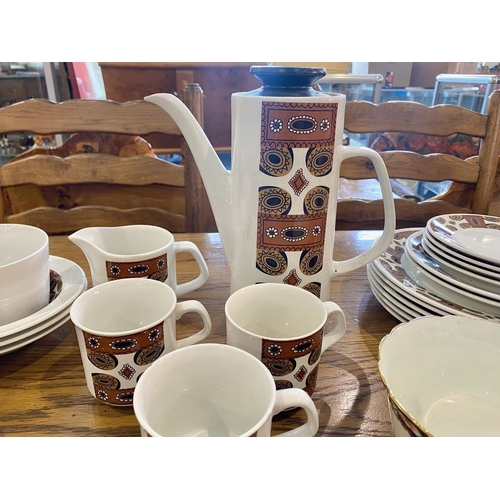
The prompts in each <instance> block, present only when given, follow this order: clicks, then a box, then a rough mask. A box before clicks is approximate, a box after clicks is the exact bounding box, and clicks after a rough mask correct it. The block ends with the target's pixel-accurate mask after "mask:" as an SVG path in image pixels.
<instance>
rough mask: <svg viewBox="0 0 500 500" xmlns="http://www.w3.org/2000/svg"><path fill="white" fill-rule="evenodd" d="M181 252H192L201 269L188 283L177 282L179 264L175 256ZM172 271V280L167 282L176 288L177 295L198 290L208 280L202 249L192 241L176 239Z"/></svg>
mask: <svg viewBox="0 0 500 500" xmlns="http://www.w3.org/2000/svg"><path fill="white" fill-rule="evenodd" d="M181 252H187V253H190V254H191V255H192V256H193V257H194V260H195V261H196V263H197V264H198V267H199V269H200V274H199V275H198V276H197V277H196V278H194V279H193V280H191V281H188V282H187V283H181V284H177V272H176V269H177V266H176V265H175V256H176V255H177V254H178V253H181ZM172 271H173V273H174V275H173V276H172V278H171V281H170V282H169V281H167V283H168V284H169V285H170V286H171V287H172V288H173V289H174V292H175V293H176V295H177V297H180V296H182V295H186V293H189V292H192V291H194V290H197V289H198V288H200V287H201V286H203V285H204V284H205V283H206V282H207V280H208V267H207V263H206V262H205V260H204V259H203V256H202V255H201V252H200V249H199V248H198V247H197V246H196V245H195V244H194V243H193V242H192V241H176V242H175V243H174V257H173V265H172Z"/></svg>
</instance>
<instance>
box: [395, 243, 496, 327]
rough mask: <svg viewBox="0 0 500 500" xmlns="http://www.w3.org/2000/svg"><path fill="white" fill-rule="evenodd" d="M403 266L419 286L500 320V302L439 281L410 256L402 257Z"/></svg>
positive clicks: (404, 255)
mask: <svg viewBox="0 0 500 500" xmlns="http://www.w3.org/2000/svg"><path fill="white" fill-rule="evenodd" d="M401 265H402V266H403V269H404V270H405V271H406V273H407V274H408V276H410V277H411V278H412V279H413V280H414V281H415V282H416V283H417V284H418V285H420V286H421V287H423V288H425V289H426V290H427V291H428V292H430V293H433V294H435V295H437V296H439V297H441V298H443V299H445V300H447V301H449V302H451V303H453V304H456V305H459V306H462V307H465V308H467V309H472V310H474V311H480V312H482V313H485V314H492V315H494V316H498V318H500V302H499V301H494V300H490V299H485V298H482V297H480V296H479V295H473V294H471V293H469V292H466V291H465V290H463V289H458V288H456V287H453V286H451V285H449V284H448V283H446V282H445V281H437V280H436V279H435V277H434V276H433V275H432V274H431V273H429V272H427V271H426V270H425V269H423V268H421V267H418V266H417V265H416V264H415V262H414V261H413V260H412V259H411V258H410V257H409V255H408V254H406V253H405V254H403V255H402V256H401Z"/></svg>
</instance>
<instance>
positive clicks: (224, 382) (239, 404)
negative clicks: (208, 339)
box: [134, 344, 319, 437]
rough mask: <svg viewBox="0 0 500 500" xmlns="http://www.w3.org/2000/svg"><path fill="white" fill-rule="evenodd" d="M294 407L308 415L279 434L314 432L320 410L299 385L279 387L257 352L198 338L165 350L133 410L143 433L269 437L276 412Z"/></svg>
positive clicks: (139, 386)
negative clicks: (188, 344)
mask: <svg viewBox="0 0 500 500" xmlns="http://www.w3.org/2000/svg"><path fill="white" fill-rule="evenodd" d="M290 407H301V408H303V409H304V410H305V413H306V416H307V421H306V423H304V424H302V425H300V426H299V427H297V428H295V429H293V430H291V431H288V432H286V433H284V434H280V436H297V437H312V436H314V435H315V434H316V433H317V432H318V426H319V424H318V413H317V410H316V407H315V406H314V403H313V402H312V400H311V398H310V397H309V396H308V395H307V394H306V393H305V392H304V391H302V390H300V389H286V390H283V391H277V390H276V387H275V385H274V381H273V378H272V376H271V374H270V373H269V371H268V370H267V369H266V368H265V366H264V365H263V364H262V363H261V362H260V361H259V360H258V359H256V358H255V357H254V356H252V355H250V354H248V353H247V352H245V351H242V350H241V349H238V348H236V347H232V346H228V345H223V344H199V345H195V346H190V347H185V348H183V349H179V350H177V351H173V352H171V353H169V354H166V355H165V356H163V357H162V358H160V359H158V360H157V361H155V362H154V363H153V364H152V365H151V367H150V368H148V370H147V371H146V372H145V373H144V375H143V376H142V377H141V379H140V380H139V382H138V384H137V387H136V390H135V395H134V411H135V415H136V417H137V420H138V421H139V424H140V427H141V435H142V436H143V437H148V436H151V437H159V436H165V437H175V436H177V437H181V436H183V437H195V436H198V437H236V436H255V437H268V436H270V434H271V423H272V417H273V416H274V415H276V414H278V413H280V412H281V411H283V410H285V409H287V408H290Z"/></svg>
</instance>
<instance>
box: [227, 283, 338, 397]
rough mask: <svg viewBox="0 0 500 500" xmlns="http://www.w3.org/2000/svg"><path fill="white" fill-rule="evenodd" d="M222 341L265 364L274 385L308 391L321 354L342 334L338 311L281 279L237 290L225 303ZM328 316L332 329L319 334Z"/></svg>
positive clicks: (280, 387) (332, 304) (309, 391)
mask: <svg viewBox="0 0 500 500" xmlns="http://www.w3.org/2000/svg"><path fill="white" fill-rule="evenodd" d="M225 313H226V333H227V343H228V344H229V345H232V346H235V347H239V348H240V349H243V350H245V351H247V352H249V353H250V354H252V355H253V356H255V357H256V358H258V359H260V360H261V361H262V363H264V364H265V365H266V367H267V368H268V369H269V371H270V372H271V374H272V375H273V377H274V380H275V383H276V387H277V388H278V389H284V388H290V387H295V388H298V389H304V390H305V391H306V392H307V393H308V394H309V395H312V394H313V392H314V389H315V386H316V380H317V376H318V368H319V362H320V358H321V354H322V353H323V352H324V351H325V349H327V348H328V347H330V346H331V345H332V344H334V343H335V342H337V341H338V340H340V339H341V338H342V337H343V336H344V334H345V332H346V321H345V316H344V313H343V312H342V309H341V308H340V307H339V306H338V305H337V304H336V303H335V302H331V301H328V302H322V301H321V300H320V299H319V298H318V297H316V296H315V295H313V294H312V293H310V292H308V291H306V290H303V289H302V288H297V287H295V286H291V285H286V284H284V283H260V284H257V285H250V286H247V287H245V288H241V289H239V290H238V291H236V292H235V293H233V294H232V295H231V296H230V297H229V299H228V300H227V302H226V306H225ZM330 315H333V316H334V317H335V320H336V324H335V327H333V328H332V329H331V330H330V331H328V332H325V331H324V326H325V324H326V321H327V319H328V317H329V316H330Z"/></svg>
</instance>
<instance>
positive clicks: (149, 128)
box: [0, 99, 182, 136]
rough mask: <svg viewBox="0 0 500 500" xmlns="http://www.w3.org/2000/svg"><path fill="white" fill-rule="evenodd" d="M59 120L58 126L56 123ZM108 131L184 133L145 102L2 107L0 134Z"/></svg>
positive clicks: (38, 103)
mask: <svg viewBox="0 0 500 500" xmlns="http://www.w3.org/2000/svg"><path fill="white" fill-rule="evenodd" d="M55 123H57V126H56V125H55ZM70 131H72V132H106V133H116V134H130V135H139V136H142V135H147V134H151V133H155V132H158V133H163V134H170V135H176V136H181V135H182V134H181V132H180V130H179V127H178V126H177V125H176V123H175V122H174V121H173V119H172V118H171V117H170V116H169V115H168V114H167V113H165V111H163V110H162V109H161V108H160V107H158V106H156V105H155V104H153V103H150V102H146V101H131V102H127V103H118V102H115V101H95V100H87V99H81V100H80V99H75V100H71V101H65V102H61V103H55V102H52V101H46V100H43V99H29V100H27V101H23V102H19V103H16V104H14V105H12V106H7V107H4V108H0V133H1V134H3V133H7V132H9V133H12V132H32V133H34V134H40V135H48V134H58V133H68V132H70Z"/></svg>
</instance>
